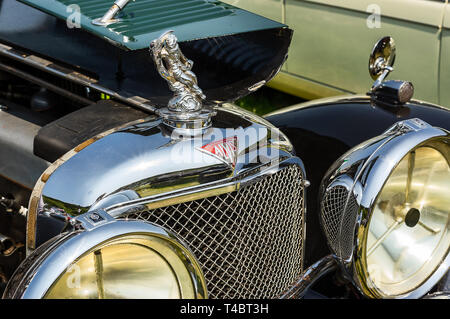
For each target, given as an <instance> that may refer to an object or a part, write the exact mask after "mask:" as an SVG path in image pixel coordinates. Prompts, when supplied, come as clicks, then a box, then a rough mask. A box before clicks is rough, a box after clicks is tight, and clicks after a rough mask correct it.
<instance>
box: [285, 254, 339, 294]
mask: <svg viewBox="0 0 450 319" xmlns="http://www.w3.org/2000/svg"><path fill="white" fill-rule="evenodd" d="M338 265H339V264H338V262H337V259H336V257H335V256H334V255H328V256H325V257H323V258H322V259H319V260H318V261H316V262H315V263H314V264H312V265H311V266H309V267H308V269H306V270H305V272H304V273H303V274H302V276H301V277H300V278H299V279H298V281H297V282H296V283H295V284H294V285H293V286H292V287H291V288H290V289H289V290H288V291H286V292H284V293H283V294H282V295H281V296H280V299H301V298H303V297H304V295H305V294H306V293H307V291H308V289H309V288H310V287H311V286H312V285H313V284H314V283H316V282H317V281H318V280H319V279H320V278H322V277H323V276H325V275H326V274H328V273H330V272H332V271H334V270H336V269H337V268H338Z"/></svg>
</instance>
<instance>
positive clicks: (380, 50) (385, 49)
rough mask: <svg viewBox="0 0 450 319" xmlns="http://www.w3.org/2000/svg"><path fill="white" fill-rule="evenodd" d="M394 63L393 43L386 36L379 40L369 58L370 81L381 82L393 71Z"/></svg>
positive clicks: (392, 40) (391, 39)
mask: <svg viewBox="0 0 450 319" xmlns="http://www.w3.org/2000/svg"><path fill="white" fill-rule="evenodd" d="M394 62H395V41H394V39H393V38H391V37H389V36H387V37H384V38H382V39H380V40H379V41H378V42H377V43H376V44H375V46H374V47H373V49H372V53H371V54H370V58H369V74H370V76H371V77H372V79H374V80H376V81H380V82H382V81H383V80H384V79H385V78H386V76H387V75H388V74H389V73H390V72H391V71H392V70H393V68H392V66H393V65H394Z"/></svg>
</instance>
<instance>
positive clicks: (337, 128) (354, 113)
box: [266, 96, 450, 265]
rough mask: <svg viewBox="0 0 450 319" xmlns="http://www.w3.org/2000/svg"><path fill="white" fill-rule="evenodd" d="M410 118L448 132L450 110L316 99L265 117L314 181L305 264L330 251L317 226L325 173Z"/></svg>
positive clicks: (412, 104) (417, 104)
mask: <svg viewBox="0 0 450 319" xmlns="http://www.w3.org/2000/svg"><path fill="white" fill-rule="evenodd" d="M410 118H420V119H422V120H424V121H426V122H427V123H429V124H431V125H433V126H437V127H441V128H444V129H447V130H450V110H448V109H444V108H442V107H439V106H435V105H431V104H426V103H423V102H419V101H412V102H410V103H407V104H405V105H403V106H401V107H398V106H395V107H394V106H387V105H381V104H376V103H374V102H372V101H371V100H370V98H369V97H367V96H347V97H337V98H332V99H323V100H316V101H313V102H307V103H303V104H299V105H298V106H293V107H288V108H285V109H282V110H280V111H278V112H276V113H273V114H272V115H270V114H269V115H268V116H267V117H266V119H267V120H269V121H270V122H271V123H272V124H274V125H275V126H277V127H279V128H280V129H281V130H282V131H283V132H284V133H285V134H286V135H287V136H288V137H289V139H290V140H291V142H292V143H293V145H294V148H295V151H296V154H297V156H298V157H300V158H301V159H302V160H303V162H304V164H305V168H306V175H307V176H308V180H310V182H311V186H310V187H309V188H308V192H307V216H306V224H307V227H306V233H307V234H306V256H305V258H306V264H307V265H310V264H312V263H313V262H315V261H316V260H318V259H319V258H320V257H323V256H324V255H326V254H328V253H330V250H329V249H328V247H327V244H326V239H325V236H324V234H323V231H322V229H321V226H320V224H319V215H318V208H319V206H318V204H319V201H320V199H319V198H318V191H319V186H320V182H321V180H322V177H323V176H324V175H325V173H326V171H327V169H328V168H329V167H330V166H331V164H333V162H334V161H335V160H337V159H338V158H339V157H340V156H341V155H342V154H344V153H345V152H346V151H347V150H349V149H350V148H352V147H354V146H356V145H358V144H359V143H361V142H363V141H366V140H368V139H370V138H372V137H374V136H377V135H379V134H381V133H383V132H384V131H385V130H386V129H387V128H389V127H390V126H391V125H392V124H394V123H396V122H398V121H401V120H406V119H410Z"/></svg>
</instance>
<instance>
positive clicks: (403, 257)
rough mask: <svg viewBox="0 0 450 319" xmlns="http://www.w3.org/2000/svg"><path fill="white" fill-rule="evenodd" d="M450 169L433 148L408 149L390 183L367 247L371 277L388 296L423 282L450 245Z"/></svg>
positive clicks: (380, 201)
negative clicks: (408, 151)
mask: <svg viewBox="0 0 450 319" xmlns="http://www.w3.org/2000/svg"><path fill="white" fill-rule="evenodd" d="M449 221H450V168H449V163H448V162H447V160H446V159H445V157H444V156H443V155H442V153H440V152H439V151H438V150H436V149H434V148H432V147H419V148H417V149H415V150H414V151H411V152H410V153H409V154H407V155H406V156H405V157H404V158H403V159H402V160H401V162H400V163H399V165H398V166H397V167H396V168H395V169H394V171H393V172H392V174H391V176H390V177H389V179H388V181H387V182H386V184H385V185H384V187H383V189H382V191H381V193H380V195H379V196H378V198H377V202H376V204H375V206H374V211H373V214H372V217H371V219H370V222H369V227H368V232H367V242H366V248H365V263H366V267H367V269H366V271H367V275H368V276H369V279H370V282H371V283H372V284H373V285H374V286H375V287H376V288H377V289H378V290H380V291H381V293H382V294H383V295H385V296H397V295H401V294H404V293H407V292H409V291H412V290H413V289H416V288H417V287H419V286H420V285H421V284H422V283H423V282H424V281H425V280H426V279H427V278H428V277H429V276H430V275H431V274H432V273H433V272H434V271H435V270H436V269H437V268H438V267H439V265H440V263H441V262H442V261H443V259H444V258H445V257H446V256H447V254H448V253H449V246H450V231H449V227H450V222H449Z"/></svg>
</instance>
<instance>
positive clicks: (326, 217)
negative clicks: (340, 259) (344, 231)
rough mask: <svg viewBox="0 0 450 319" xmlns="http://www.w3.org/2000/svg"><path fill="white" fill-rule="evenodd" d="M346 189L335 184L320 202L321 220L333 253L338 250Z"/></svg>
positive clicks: (346, 194)
mask: <svg viewBox="0 0 450 319" xmlns="http://www.w3.org/2000/svg"><path fill="white" fill-rule="evenodd" d="M347 196H348V191H347V188H345V187H344V186H335V187H333V188H331V189H330V190H328V191H327V193H326V194H325V198H324V200H323V202H322V220H323V226H324V229H325V232H326V235H327V238H328V241H329V243H330V245H331V248H333V250H334V252H335V253H338V252H339V250H340V249H339V238H340V237H339V233H340V227H341V221H342V215H343V212H344V206H345V202H346V200H347Z"/></svg>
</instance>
